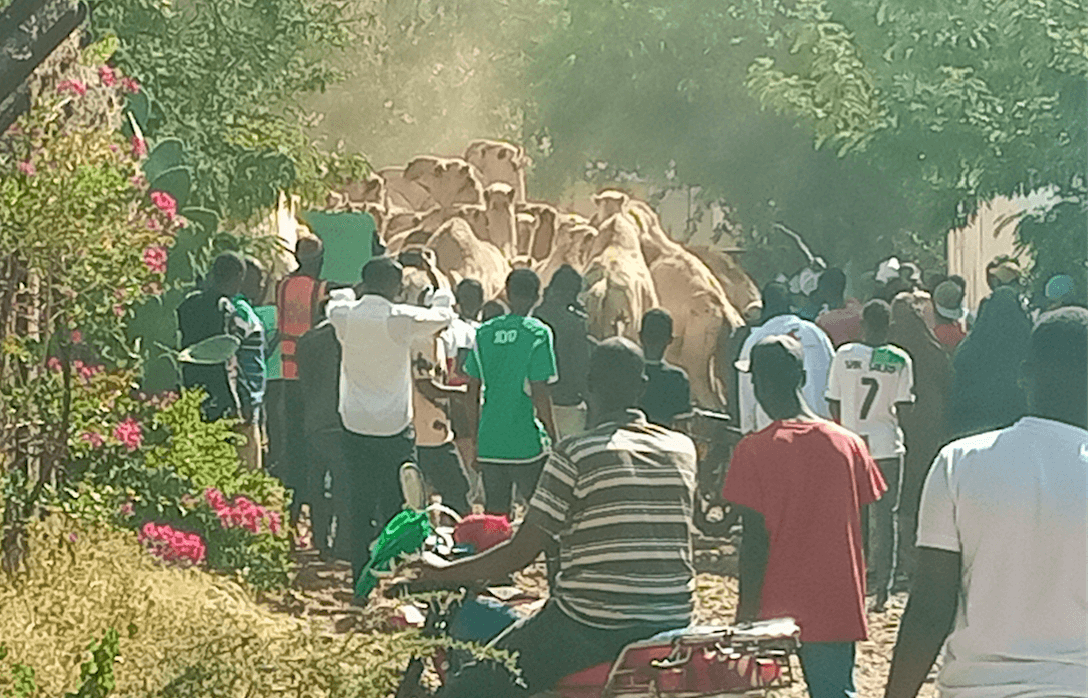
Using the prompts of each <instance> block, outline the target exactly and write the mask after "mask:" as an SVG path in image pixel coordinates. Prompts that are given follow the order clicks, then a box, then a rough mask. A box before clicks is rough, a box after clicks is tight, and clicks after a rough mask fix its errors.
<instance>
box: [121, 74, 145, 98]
mask: <svg viewBox="0 0 1088 698" xmlns="http://www.w3.org/2000/svg"><path fill="white" fill-rule="evenodd" d="M121 89H122V90H124V91H125V92H131V93H133V94H135V93H137V92H139V91H140V83H138V82H136V81H135V80H133V79H132V78H130V77H123V78H121Z"/></svg>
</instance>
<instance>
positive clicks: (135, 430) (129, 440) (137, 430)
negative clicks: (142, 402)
mask: <svg viewBox="0 0 1088 698" xmlns="http://www.w3.org/2000/svg"><path fill="white" fill-rule="evenodd" d="M113 438H115V439H117V440H118V441H120V442H121V443H122V444H124V446H125V448H127V449H128V450H129V451H135V450H136V449H138V448H139V447H140V445H141V444H143V442H144V430H143V428H142V427H140V423H139V422H137V421H136V420H135V419H133V418H132V417H128V418H126V419H125V421H123V422H121V423H120V424H118V425H117V426H116V427H114V430H113Z"/></svg>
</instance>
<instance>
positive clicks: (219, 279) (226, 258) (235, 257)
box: [211, 252, 246, 284]
mask: <svg viewBox="0 0 1088 698" xmlns="http://www.w3.org/2000/svg"><path fill="white" fill-rule="evenodd" d="M245 275H246V263H245V261H244V260H243V259H242V256H241V255H240V254H238V253H237V252H223V253H222V254H220V255H219V256H218V257H216V258H215V261H214V262H212V273H211V279H212V283H215V284H222V283H225V282H227V281H232V280H234V279H242V278H244V277H245Z"/></svg>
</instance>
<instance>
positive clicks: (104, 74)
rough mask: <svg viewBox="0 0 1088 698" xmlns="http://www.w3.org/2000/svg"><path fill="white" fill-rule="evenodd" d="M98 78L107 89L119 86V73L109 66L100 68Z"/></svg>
mask: <svg viewBox="0 0 1088 698" xmlns="http://www.w3.org/2000/svg"><path fill="white" fill-rule="evenodd" d="M98 78H99V79H100V80H101V81H102V84H103V85H105V86H106V87H113V86H114V85H116V84H117V73H115V72H114V70H113V68H111V67H109V66H108V65H103V66H99V68H98Z"/></svg>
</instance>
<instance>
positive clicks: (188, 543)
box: [139, 521, 206, 564]
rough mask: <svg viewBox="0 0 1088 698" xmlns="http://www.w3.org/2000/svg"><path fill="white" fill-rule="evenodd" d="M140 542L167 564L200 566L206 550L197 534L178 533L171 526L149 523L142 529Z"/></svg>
mask: <svg viewBox="0 0 1088 698" xmlns="http://www.w3.org/2000/svg"><path fill="white" fill-rule="evenodd" d="M139 541H140V542H141V543H144V544H146V545H148V547H149V548H150V549H151V551H152V552H153V553H154V554H155V555H156V556H158V557H160V558H162V559H163V560H165V561H167V562H177V561H188V562H191V563H193V564H200V563H201V562H203V561H204V555H205V553H206V549H205V547H204V540H203V539H202V538H201V537H200V536H198V535H196V534H195V533H186V532H184V531H178V530H176V529H174V528H171V527H170V526H166V525H163V526H157V525H155V524H154V523H151V522H150V521H148V522H147V523H145V524H144V525H143V528H141V529H140V536H139Z"/></svg>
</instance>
